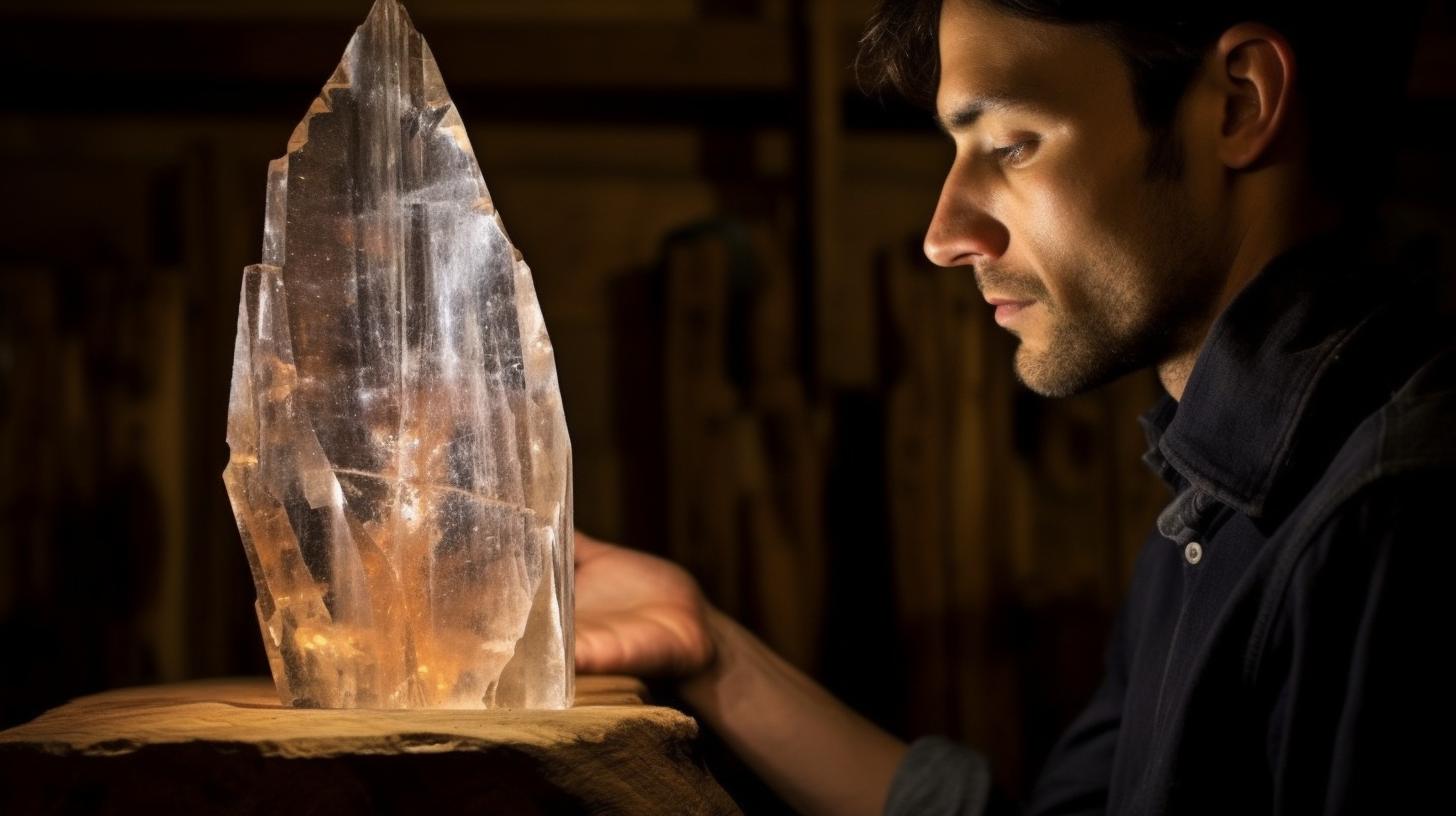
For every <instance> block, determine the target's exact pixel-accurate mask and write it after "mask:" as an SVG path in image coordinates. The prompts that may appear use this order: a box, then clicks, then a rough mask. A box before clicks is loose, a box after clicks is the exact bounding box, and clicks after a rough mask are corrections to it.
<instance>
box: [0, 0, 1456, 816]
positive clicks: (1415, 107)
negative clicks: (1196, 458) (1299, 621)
mask: <svg viewBox="0 0 1456 816" xmlns="http://www.w3.org/2000/svg"><path fill="white" fill-rule="evenodd" d="M407 6H408V8H409V10H410V11H411V13H412V15H413V17H414V19H415V22H416V24H417V25H418V27H419V28H420V29H421V31H422V32H423V33H424V35H425V36H426V38H427V39H428V41H429V42H430V44H431V46H432V48H433V50H434V53H435V55H436V58H437V60H438V62H439V64H440V67H441V71H442V73H443V75H444V78H445V81H446V83H447V85H448V86H449V87H450V89H451V92H452V94H453V96H454V99H455V101H456V103H457V105H458V106H459V108H460V110H461V112H462V114H463V116H464V119H465V122H466V124H467V127H468V129H469V133H470V137H471V140H472V141H473V142H474V145H475V147H476V152H477V154H478V157H479V159H480V162H481V165H482V168H483V170H484V174H485V178H486V181H487V183H488V184H489V185H490V187H491V189H492V192H493V193H494V197H495V200H496V202H497V204H498V206H499V207H500V209H501V212H502V214H503V215H504V217H505V221H506V224H507V226H508V228H509V229H510V231H511V234H512V237H513V239H514V240H515V242H516V243H517V245H518V246H519V247H520V248H521V249H522V250H523V251H524V253H525V255H526V257H527V259H528V260H529V261H530V263H531V265H532V267H533V269H534V270H535V275H536V285H537V288H538V291H539V294H540V298H541V303H542V308H543V310H544V312H545V316H546V321H547V324H548V326H549V329H550V332H551V335H552V337H553V339H554V341H555V345H556V349H557V361H558V365H559V368H560V376H561V382H562V389H563V392H564V397H565V401H566V408H567V417H568V421H569V424H570V427H571V433H572V439H573V443H574V451H575V460H576V502H577V505H576V515H577V519H578V523H579V526H580V527H581V529H583V530H586V531H589V532H591V533H593V534H595V535H598V536H602V537H606V538H608V539H612V540H617V541H621V542H624V543H626V544H629V545H632V546H636V547H640V548H643V549H647V550H651V551H655V552H659V553H664V554H667V555H669V556H671V557H672V558H674V559H677V560H679V561H680V562H681V563H683V564H685V565H687V566H688V567H689V568H690V569H691V570H692V571H693V572H694V573H695V574H696V575H697V576H698V578H699V579H700V580H701V581H702V583H703V585H704V587H705V588H706V590H707V592H708V593H709V595H710V596H711V597H712V599H713V600H714V602H716V603H717V604H718V605H719V606H721V607H722V608H723V609H725V610H727V611H728V612H730V613H732V614H734V615H735V616H737V617H738V618H740V619H741V620H743V621H744V622H745V623H746V624H747V625H749V626H750V627H751V628H753V629H754V630H756V631H757V632H759V633H760V634H761V635H762V636H763V637H764V638H765V639H766V640H768V642H770V643H771V644H772V645H774V646H775V647H777V648H778V649H779V650H781V651H782V652H783V653H784V654H785V655H787V656H788V657H789V658H790V659H792V660H793V661H794V662H795V663H797V664H798V665H800V666H802V667H804V668H806V669H807V670H809V671H810V672H812V673H813V674H814V675H815V676H816V677H818V678H820V679H821V680H822V681H823V682H825V683H826V684H827V685H828V686H829V687H830V688H831V689H833V690H834V691H836V692H838V693H839V694H841V695H842V696H843V697H845V698H846V699H847V700H849V701H850V702H851V703H852V704H854V705H855V706H857V707H858V708H859V709H860V710H862V711H864V712H865V713H866V714H868V715H869V716H870V717H872V718H873V719H875V720H876V721H878V722H879V723H881V724H882V725H884V726H885V727H887V728H889V729H891V730H892V731H894V732H896V733H897V734H899V735H901V736H904V737H907V738H908V737H913V736H916V735H920V734H924V733H932V732H938V733H945V734H949V735H951V736H954V737H958V738H961V739H964V740H967V741H970V742H972V743H975V744H977V745H979V746H981V747H983V748H985V749H986V750H988V751H989V752H990V754H991V756H992V758H993V760H994V761H995V764H996V769H997V773H998V775H999V776H1000V778H1001V779H1002V781H1003V782H1004V783H1005V784H1006V785H1007V786H1008V787H1010V788H1011V789H1012V790H1018V789H1020V788H1021V787H1023V786H1024V785H1025V784H1026V783H1027V782H1028V780H1029V779H1030V776H1031V774H1032V773H1033V772H1034V771H1035V769H1036V768H1037V766H1038V764H1039V763H1040V761H1041V759H1042V758H1043V757H1044V755H1045V753H1046V751H1047V750H1048V749H1049V747H1050V743H1051V741H1052V740H1053V739H1054V738H1055V736H1056V734H1057V732H1058V730H1059V728H1060V727H1061V726H1062V725H1063V724H1064V723H1065V722H1066V721H1067V720H1068V719H1069V718H1070V716H1071V715H1072V714H1073V713H1074V712H1075V710H1076V709H1077V707H1078V706H1079V705H1080V704H1081V702H1082V701H1083V700H1084V699H1085V697H1086V696H1087V695H1088V694H1089V693H1090V690H1091V688H1092V686H1093V684H1094V683H1095V682H1096V680H1097V678H1098V675H1099V669H1100V665H1099V664H1100V653H1101V648H1102V640H1103V637H1104V635H1105V633H1106V630H1107V628H1108V625H1109V621H1110V618H1111V615H1112V614H1113V612H1114V610H1115V608H1116V604H1117V602H1118V600H1119V598H1120V596H1121V593H1122V591H1123V589H1124V587H1125V585H1126V582H1127V579H1128V574H1129V567H1130V565H1131V562H1132V559H1133V557H1134V555H1135V553H1136V549H1137V547H1138V546H1139V544H1140V542H1141V540H1142V537H1143V534H1144V532H1145V530H1146V529H1147V528H1148V525H1149V523H1150V521H1151V519H1152V518H1153V516H1154V515H1155V514H1156V512H1157V511H1158V509H1160V507H1161V506H1162V503H1163V502H1164V500H1165V499H1166V496H1165V495H1164V491H1163V489H1162V487H1161V485H1160V484H1158V483H1157V482H1155V481H1154V480H1153V478H1152V477H1151V476H1150V475H1149V474H1148V473H1147V472H1146V471H1145V470H1144V468H1143V466H1142V465H1141V463H1140V461H1139V458H1138V457H1139V455H1140V454H1141V452H1142V447H1143V444H1142V438H1141V433H1140V431H1139V430H1138V428H1137V426H1136V423H1135V422H1134V418H1135V416H1136V415H1137V414H1138V413H1139V412H1140V411H1141V410H1142V409H1143V408H1144V407H1146V405H1148V404H1149V403H1150V402H1151V401H1152V400H1153V399H1154V397H1155V396H1156V395H1157V393H1158V388H1157V385H1156V382H1155V381H1154V380H1153V379H1152V378H1151V376H1149V375H1141V376H1137V377H1134V378H1130V379H1128V380H1125V381H1123V382H1119V383H1116V384H1114V385H1112V386H1110V387H1108V388H1105V389H1102V390H1100V391H1098V392H1096V393H1093V394H1089V395H1086V396H1083V397H1079V398H1077V399H1072V400H1064V401H1056V402H1049V401H1044V400H1041V399H1039V398H1036V397H1034V396H1032V395H1030V394H1028V393H1027V392H1025V391H1024V390H1022V389H1020V388H1019V387H1018V386H1017V385H1016V384H1015V382H1014V380H1013V379H1012V377H1011V372H1010V366H1009V358H1010V352H1011V343H1010V341H1009V339H1008V337H1006V336H1005V335H1004V333H1002V332H1001V331H1000V330H998V329H997V328H996V327H995V325H994V323H993V322H992V320H991V315H990V311H989V309H988V308H987V307H985V305H984V303H982V302H981V301H980V298H979V296H978V295H977V292H976V289H975V285H974V282H973V281H972V279H971V276H970V275H969V274H967V273H966V272H964V271H950V272H947V271H942V270H937V269H934V268H932V267H930V266H929V265H928V264H927V263H926V262H925V261H924V259H923V258H922V257H921V256H920V253H919V249H918V247H919V242H920V235H921V232H922V230H923V228H924V226H925V224H926V222H927V220H928V219H929V216H930V213H931V210H932V208H933V206H934V203H935V198H936V195H937V192H938V189H939V183H940V180H941V176H942V174H943V172H944V171H945V169H946V168H947V166H948V161H949V159H950V155H951V151H950V147H949V145H948V143H946V142H945V140H944V139H943V138H942V137H940V136H939V135H938V134H937V133H936V132H935V130H934V129H933V128H932V127H931V126H930V123H929V119H928V116H927V115H926V114H925V113H923V112H921V111H917V110H914V109H911V108H909V107H907V106H904V105H903V104H900V103H895V102H875V101H870V100H867V99H865V98H864V97H862V96H861V95H860V94H859V93H858V92H857V91H856V90H855V88H854V83H853V81H852V79H851V77H850V73H849V71H848V65H849V62H850V60H851V58H852V55H853V49H854V43H855V40H856V38H857V36H858V33H859V31H860V28H861V26H862V25H863V23H864V20H865V18H866V17H867V16H868V14H869V12H870V9H871V0H845V2H832V0H808V1H807V2H802V3H801V2H793V0H529V1H528V0H510V1H506V0H501V2H487V0H414V2H410V3H408V4H407ZM368 7H369V2H368V0H210V1H209V2H183V1H182V0H127V1H126V2H121V1H120V0H33V1H28V2H27V1H24V0H6V2H5V4H4V6H3V9H0V76H3V77H4V87H5V89H4V92H3V95H0V178H3V188H0V189H3V194H0V662H3V663H4V665H5V668H4V670H3V671H0V678H3V679H0V727H3V726H9V725H13V724H15V723H17V722H20V721H23V720H25V719H28V718H30V717H32V716H34V715H36V714H37V713H39V712H40V711H42V710H43V709H45V708H46V707H49V706H52V705H55V704H57V703H59V702H62V701H64V700H66V699H68V698H70V697H73V696H76V695H78V694H82V693H86V692H91V691H96V690H98V689H103V688H108V687H114V686H120V685H126V684H138V683H154V682H166V681H174V680H181V679H186V678H194V677H205V676H213V675H223V674H264V673H266V664H265V661H264V658H263V650H262V648H261V641H260V638H259V634H258V631H257V624H256V620H255V618H254V615H253V611H252V608H251V605H252V601H253V589H252V585H251V582H250V578H249V573H248V568H247V565H246V562H245V560H244V557H243V551H242V548H241V545H240V544H239V541H238V537H237V532H236V527H235V526H234V521H233V516H232V513H231V511H230V509H229V506H228V502H227V497H226V495H225V493H224V491H223V485H222V480H221V477H220V474H221V472H222V469H223V465H224V463H225V462H226V459H227V447H226V445H225V444H224V441H223V437H224V426H225V414H226V405H227V397H228V378H229V371H230V366H231V360H232V357H231V352H232V346H233V333H234V330H235V326H236V313H237V312H236V309H237V298H238V291H239V284H240V275H241V272H242V269H243V267H244V266H245V265H246V264H249V263H252V262H255V261H257V260H258V259H259V254H260V248H261V239H262V229H263V225H262V213H263V191H264V175H265V166H266V163H267V161H268V160H269V159H272V158H274V157H276V156H279V155H282V153H283V152H284V145H285V142H286V141H287V139H288V136H289V133H290V132H291V130H292V128H293V125H294V124H295V123H296V122H297V121H298V120H299V119H300V118H301V117H302V115H303V112H304V110H305V109H306V108H307V107H308V105H309V103H310V102H311V101H312V100H313V98H314V96H315V95H316V94H317V93H318V90H319V88H320V86H321V85H322V84H323V81H324V79H326V78H327V77H328V76H329V74H330V73H331V72H332V70H333V68H334V66H335V64H336V63H337V61H338V59H339V57H340V55H341V54H342V52H343V49H344V45H345V43H346V42H347V40H348V38H349V36H350V34H351V33H352V30H353V27H354V26H355V25H357V24H358V23H359V22H361V21H362V19H363V18H364V16H365V13H366V12H367V11H368ZM1356 52H1358V44H1352V53H1356ZM1415 66H1416V67H1415V72H1414V77H1413V80H1412V83H1411V99H1412V104H1411V105H1410V110H1409V111H1408V112H1407V113H1403V114H1401V115H1400V116H1398V117H1394V118H1392V117H1391V116H1390V115H1389V114H1388V113H1387V112H1382V111H1370V110H1366V109H1363V108H1362V107H1361V100H1352V119H1351V123H1352V124H1351V126H1353V127H1367V128H1369V130H1370V134H1371V139H1370V142H1371V144H1370V151H1369V154H1368V155H1361V156H1352V157H1351V160H1352V161H1359V162H1368V161H1382V162H1392V163H1394V164H1395V165H1396V166H1397V172H1398V174H1399V180H1398V183H1397V187H1396V189H1397V194H1396V196H1395V198H1394V200H1393V201H1392V203H1391V205H1390V207H1389V209H1388V212H1389V213H1390V214H1391V215H1392V216H1393V217H1394V218H1395V219H1397V220H1399V221H1400V222H1401V223H1403V224H1405V225H1408V226H1412V227H1415V228H1433V229H1437V230H1442V231H1446V232H1449V229H1450V228H1449V227H1448V226H1447V225H1449V224H1450V223H1451V214H1452V211H1453V208H1456V205H1453V202H1452V198H1451V195H1450V190H1451V189H1452V187H1453V181H1456V165H1453V160H1452V158H1451V156H1450V147H1449V145H1450V143H1451V138H1452V134H1451V130H1450V125H1449V124H1447V123H1449V122H1451V121H1453V120H1456V3H1451V2H1432V3H1430V4H1429V6H1428V10H1427V15H1426V23H1425V25H1424V27H1423V32H1422V35H1421V39H1420V46H1419V50H1418V53H1417V58H1416V63H1415ZM715 756H717V757H718V759H717V760H715V761H717V762H719V763H720V766H719V767H718V768H715V771H717V772H719V773H720V776H723V777H725V778H727V779H728V781H729V784H730V785H731V786H733V788H732V789H733V790H734V791H735V793H737V794H739V795H740V796H742V797H743V798H744V799H745V802H747V803H752V804H753V805H754V806H755V807H758V808H761V809H773V808H774V807H775V805H774V803H773V801H772V799H771V798H770V797H767V796H766V795H765V794H764V793H763V792H762V791H761V790H757V791H755V790H753V789H752V787H751V786H752V783H751V780H746V778H745V777H744V776H743V774H742V772H741V769H735V768H733V767H732V764H731V763H732V761H731V759H729V758H726V757H725V756H723V755H721V754H715Z"/></svg>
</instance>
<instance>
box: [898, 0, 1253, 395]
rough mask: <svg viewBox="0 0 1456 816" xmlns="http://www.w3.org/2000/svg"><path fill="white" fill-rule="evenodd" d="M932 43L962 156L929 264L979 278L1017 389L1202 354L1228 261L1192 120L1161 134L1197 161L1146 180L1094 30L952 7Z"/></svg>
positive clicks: (1120, 80) (1142, 144)
mask: <svg viewBox="0 0 1456 816" xmlns="http://www.w3.org/2000/svg"><path fill="white" fill-rule="evenodd" d="M939 39H940V60H941V62H940V68H941V71H940V77H941V79H940V86H939V88H938V91H937V95H936V113H937V118H938V119H939V120H940V122H941V124H942V126H943V127H944V128H945V129H946V131H947V132H948V133H949V134H950V136H951V137H952V139H953V140H954V142H955V146H956V157H955V162H954V164H953V165H952V167H951V169H950V171H949V173H948V175H947V177H946V180H945V186H944V188H943V190H942V192H941V196H940V202H939V204H938V205H937V207H936V212H935V216H934V218H933V219H932V221H931V224H930V228H929V230H928V232H927V234H926V237H925V252H926V255H928V256H929V257H930V259H931V260H932V261H934V262H935V263H937V264H940V265H942V266H968V267H972V268H974V272H975V275H976V281H977V283H978V284H979V286H980V287H981V290H982V293H983V294H984V295H985V297H986V299H987V300H988V301H989V302H990V303H992V304H993V305H994V306H995V308H996V321H997V323H999V324H1000V325H1001V326H1003V327H1004V328H1006V329H1007V330H1008V331H1010V332H1011V333H1012V334H1014V335H1016V337H1017V338H1018V339H1019V340H1020V345H1019V348H1018V349H1017V352H1016V361H1015V366H1016V373H1017V375H1018V377H1020V378H1021V380H1022V381H1023V382H1025V383H1026V385H1027V386H1028V387H1030V388H1031V389H1032V390H1034V391H1037V392H1039V393H1042V394H1046V395H1051V396H1062V395H1067V394H1072V393H1076V392H1078V391H1082V390H1084V389H1087V388H1090V387H1093V386H1095V385H1098V384H1101V383H1103V382H1106V381H1108V380H1110V379H1113V378H1115V377H1117V376H1120V375H1122V374H1124V373H1127V372H1129V371H1132V370H1135V369H1138V368H1142V367H1146V366H1150V365H1156V364H1158V363H1160V362H1162V361H1163V360H1165V359H1166V358H1167V357H1168V356H1169V355H1171V354H1173V353H1176V352H1178V351H1181V350H1184V349H1185V348H1188V347H1190V346H1189V344H1190V343H1192V344H1194V345H1196V343H1197V340H1196V337H1195V336H1194V335H1196V333H1197V327H1199V326H1202V325H1204V321H1205V320H1206V319H1207V317H1208V312H1209V310H1210V309H1212V308H1213V305H1214V302H1215V299H1216V296H1217V294H1218V291H1219V288H1220V286H1221V281H1222V276H1223V274H1224V273H1223V272H1222V271H1221V270H1220V268H1219V259H1220V258H1224V257H1227V255H1226V248H1223V247H1220V246H1217V243H1218V239H1217V238H1216V237H1215V236H1217V235H1219V234H1220V232H1219V229H1220V228H1219V227H1218V224H1219V221H1220V215H1219V213H1217V212H1214V211H1210V210H1211V209H1214V208H1211V207H1210V205H1208V204H1200V202H1208V201H1216V200H1217V196H1216V195H1213V194H1211V193H1210V190H1212V189H1213V188H1214V187H1216V185H1217V184H1218V183H1219V181H1218V176H1216V175H1212V174H1211V173H1210V170H1209V169H1208V166H1209V163H1208V162H1206V161H1203V162H1199V161H1198V159H1199V158H1201V156H1200V149H1201V148H1202V147H1203V146H1202V145H1200V144H1199V142H1198V140H1197V138H1194V137H1190V136H1188V133H1190V132H1197V131H1196V130H1190V129H1189V128H1187V127H1185V125H1186V124H1187V123H1186V121H1185V120H1186V119H1187V118H1188V112H1187V111H1186V110H1185V111H1180V113H1179V116H1178V118H1177V119H1176V120H1175V125H1174V129H1173V131H1172V134H1171V136H1170V138H1171V140H1172V141H1171V145H1172V149H1173V151H1174V155H1177V156H1180V157H1188V158H1192V159H1194V161H1191V162H1187V161H1181V162H1177V163H1176V164H1178V165H1181V166H1174V167H1169V166H1167V163H1166V162H1165V163H1163V164H1162V165H1160V166H1158V167H1154V166H1153V165H1152V163H1151V158H1152V155H1153V148H1154V147H1155V144H1154V139H1153V135H1152V134H1151V133H1150V132H1149V131H1148V130H1147V129H1146V128H1145V127H1144V126H1143V125H1142V123H1141V122H1140V120H1139V118H1138V113H1137V108H1136V106H1135V104H1134V96H1133V89H1132V84H1131V80H1130V76H1129V72H1128V69H1127V66H1126V63H1125V60H1124V58H1123V56H1122V55H1121V53H1120V52H1119V51H1118V50H1117V49H1116V48H1115V47H1114V46H1113V45H1112V44H1111V43H1110V42H1108V41H1106V40H1104V39H1103V38H1101V37H1100V36H1098V35H1097V34H1095V33H1093V32H1092V31H1091V30H1090V29H1087V28H1081V27H1072V26H1056V25H1051V24H1046V23H1041V22H1036V21H1031V20H1026V19H1022V18H1018V17H1014V16H1011V15H1008V14H1006V13H1005V12H1003V11H1000V10H998V9H996V8H994V7H993V6H991V5H989V4H985V3H983V2H981V1H980V0H946V3H945V5H944V7H943V10H942V12H941V19H940V38H939ZM1197 81H1198V80H1197V79H1195V82H1197ZM1205 152H1206V151H1205ZM1164 155H1166V154H1164Z"/></svg>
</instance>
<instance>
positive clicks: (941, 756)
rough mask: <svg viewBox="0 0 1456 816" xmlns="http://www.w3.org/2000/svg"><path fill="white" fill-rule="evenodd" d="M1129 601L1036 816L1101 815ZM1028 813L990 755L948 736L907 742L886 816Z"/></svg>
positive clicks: (1054, 760) (1060, 746)
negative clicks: (999, 784)
mask: <svg viewBox="0 0 1456 816" xmlns="http://www.w3.org/2000/svg"><path fill="white" fill-rule="evenodd" d="M1133 603H1134V601H1133V600H1132V599H1131V598H1130V599H1129V600H1128V601H1127V602H1125V603H1124V605H1123V607H1122V609H1121V611H1120V612H1119V614H1118V617H1117V620H1116V622H1115V623H1114V626H1113V631H1112V636H1111V638H1110V640H1109V644H1108V648H1107V656H1106V660H1107V670H1106V672H1105V674H1104V675H1103V679H1102V683H1101V685H1100V686H1099V687H1098V689H1097V691H1096V693H1095V694H1094V695H1093V697H1092V700H1091V701H1090V702H1089V703H1088V705H1087V707H1086V708H1085V709H1084V710H1083V711H1082V713H1081V714H1080V715H1079V716H1078V717H1077V719H1076V720H1075V721H1073V723H1072V725H1071V726H1070V727H1069V728H1068V729H1067V730H1066V731H1065V732H1064V733H1063V735H1062V737H1061V739H1059V740H1058V742H1057V745H1056V747H1055V748H1054V749H1053V751H1052V754H1051V757H1050V759H1048V760H1047V763H1046V765H1045V767H1044V768H1043V770H1042V773H1041V775H1040V777H1039V778H1038V781H1037V785H1036V791H1035V793H1034V795H1033V797H1032V801H1031V803H1030V806H1029V808H1028V809H1027V812H1029V813H1032V814H1036V816H1080V815H1081V814H1101V813H1103V812H1105V810H1106V807H1107V791H1108V786H1109V784H1110V781H1111V778H1112V759H1113V753H1114V750H1115V748H1116V744H1117V734H1118V726H1119V725H1120V724H1121V722H1122V705H1123V698H1124V696H1125V689H1126V688H1127V668H1126V660H1125V656H1126V654H1127V648H1126V640H1127V638H1128V637H1129V633H1128V631H1127V626H1128V616H1129V611H1128V609H1129V606H1131V605H1132V604H1133ZM1020 812H1023V811H1022V809H1021V808H1019V807H1017V806H1015V805H1014V804H1013V803H1011V802H1010V801H1009V800H1008V799H1006V798H1004V797H1003V796H1002V795H1001V792H1000V791H999V790H998V789H997V788H996V787H995V786H994V785H993V784H992V779H991V772H990V767H989V764H988V763H987V761H986V758H985V757H984V756H983V755H982V754H980V753H978V752H977V751H974V750H972V749H970V748H967V747H965V746H961V745H957V744H955V743H953V742H951V741H950V740H947V739H945V738H943V737H923V738H921V739H919V740H916V741H915V742H912V743H911V744H910V750H909V751H908V752H907V753H906V754H905V758H904V759H903V760H901V763H900V767H899V768H898V769H897V770H896V773H895V777H894V779H893V780H892V781H891V783H890V793H889V797H888V799H887V800H886V804H885V813H886V815H887V816H909V814H916V815H917V816H940V815H941V814H944V816H1001V814H1011V813H1020Z"/></svg>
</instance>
